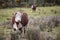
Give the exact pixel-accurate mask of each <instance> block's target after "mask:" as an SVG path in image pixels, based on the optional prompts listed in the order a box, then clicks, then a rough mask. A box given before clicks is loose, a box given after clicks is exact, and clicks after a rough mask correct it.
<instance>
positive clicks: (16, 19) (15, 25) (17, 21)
mask: <svg viewBox="0 0 60 40" xmlns="http://www.w3.org/2000/svg"><path fill="white" fill-rule="evenodd" d="M21 18H22V15H21V13H20V12H16V14H15V17H14V18H13V19H14V20H13V22H14V23H13V29H14V30H15V31H16V30H18V29H19V25H20V27H21V24H20V22H21Z"/></svg>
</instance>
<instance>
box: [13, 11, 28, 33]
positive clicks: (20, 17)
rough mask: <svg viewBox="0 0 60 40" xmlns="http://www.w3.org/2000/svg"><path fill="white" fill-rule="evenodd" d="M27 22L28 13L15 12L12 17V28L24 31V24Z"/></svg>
mask: <svg viewBox="0 0 60 40" xmlns="http://www.w3.org/2000/svg"><path fill="white" fill-rule="evenodd" d="M27 24H28V15H27V13H26V12H23V11H22V12H21V11H20V12H19V11H18V12H15V14H14V15H13V17H12V28H13V30H14V31H17V30H19V31H20V32H21V33H22V32H24V33H25V31H26V26H27Z"/></svg>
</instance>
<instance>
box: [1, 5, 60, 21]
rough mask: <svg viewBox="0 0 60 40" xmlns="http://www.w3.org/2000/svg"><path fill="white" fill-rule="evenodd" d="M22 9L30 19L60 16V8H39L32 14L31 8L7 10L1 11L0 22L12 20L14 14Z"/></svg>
mask: <svg viewBox="0 0 60 40" xmlns="http://www.w3.org/2000/svg"><path fill="white" fill-rule="evenodd" d="M20 9H22V10H24V11H25V12H27V13H28V15H29V17H36V18H37V17H44V16H60V6H54V7H37V10H36V12H32V10H31V8H7V9H0V22H2V21H4V20H6V19H7V18H11V17H12V14H13V13H14V12H16V11H19V10H20Z"/></svg>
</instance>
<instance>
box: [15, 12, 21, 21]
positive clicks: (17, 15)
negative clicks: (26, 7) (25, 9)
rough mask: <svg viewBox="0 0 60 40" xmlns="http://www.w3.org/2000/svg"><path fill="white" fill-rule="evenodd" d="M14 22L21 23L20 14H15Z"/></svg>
mask: <svg viewBox="0 0 60 40" xmlns="http://www.w3.org/2000/svg"><path fill="white" fill-rule="evenodd" d="M15 21H16V22H18V21H21V13H20V12H17V14H16V16H15Z"/></svg>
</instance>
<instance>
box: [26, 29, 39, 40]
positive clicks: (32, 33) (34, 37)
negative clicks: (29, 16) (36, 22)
mask: <svg viewBox="0 0 60 40" xmlns="http://www.w3.org/2000/svg"><path fill="white" fill-rule="evenodd" d="M39 35H40V32H39V31H38V30H28V31H27V35H26V37H27V39H28V40H40V36H39Z"/></svg>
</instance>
